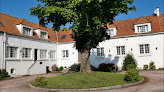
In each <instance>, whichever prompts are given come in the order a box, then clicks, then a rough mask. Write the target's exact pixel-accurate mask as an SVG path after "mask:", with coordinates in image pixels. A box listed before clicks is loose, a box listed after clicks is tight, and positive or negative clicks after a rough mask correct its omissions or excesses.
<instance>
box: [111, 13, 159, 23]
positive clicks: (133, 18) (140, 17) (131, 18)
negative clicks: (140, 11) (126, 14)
mask: <svg viewBox="0 0 164 92" xmlns="http://www.w3.org/2000/svg"><path fill="white" fill-rule="evenodd" d="M160 15H161V14H160ZM150 16H155V15H149V16H141V17H143V18H145V17H150ZM141 17H137V18H131V19H138V18H141ZM131 19H124V20H118V21H126V20H131ZM118 21H113V22H118Z"/></svg>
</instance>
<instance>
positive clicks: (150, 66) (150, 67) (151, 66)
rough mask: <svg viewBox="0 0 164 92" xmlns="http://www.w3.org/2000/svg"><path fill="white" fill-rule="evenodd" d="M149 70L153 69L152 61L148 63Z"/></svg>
mask: <svg viewBox="0 0 164 92" xmlns="http://www.w3.org/2000/svg"><path fill="white" fill-rule="evenodd" d="M149 69H155V65H154V62H153V61H151V62H150V64H149Z"/></svg>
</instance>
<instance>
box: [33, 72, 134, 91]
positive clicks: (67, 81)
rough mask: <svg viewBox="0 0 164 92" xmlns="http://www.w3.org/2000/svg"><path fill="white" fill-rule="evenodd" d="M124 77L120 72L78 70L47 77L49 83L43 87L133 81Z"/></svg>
mask: <svg viewBox="0 0 164 92" xmlns="http://www.w3.org/2000/svg"><path fill="white" fill-rule="evenodd" d="M123 79H124V74H118V73H109V72H92V73H90V74H81V73H79V72H76V73H70V74H65V75H60V76H53V77H46V81H47V85H46V86H42V87H44V88H55V89H82V88H97V87H108V86H113V85H122V84H128V83H131V82H127V81H124V80H123ZM31 84H32V85H34V86H36V83H35V82H34V81H32V82H31Z"/></svg>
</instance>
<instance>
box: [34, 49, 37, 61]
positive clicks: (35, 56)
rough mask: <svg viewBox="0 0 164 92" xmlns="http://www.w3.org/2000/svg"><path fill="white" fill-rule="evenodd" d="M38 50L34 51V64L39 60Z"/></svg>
mask: <svg viewBox="0 0 164 92" xmlns="http://www.w3.org/2000/svg"><path fill="white" fill-rule="evenodd" d="M37 56H38V49H34V62H35V61H36V60H37V59H38V58H37Z"/></svg>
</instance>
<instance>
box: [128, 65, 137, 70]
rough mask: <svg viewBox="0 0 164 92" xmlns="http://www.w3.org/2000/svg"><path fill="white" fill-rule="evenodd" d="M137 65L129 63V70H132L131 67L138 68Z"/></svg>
mask: <svg viewBox="0 0 164 92" xmlns="http://www.w3.org/2000/svg"><path fill="white" fill-rule="evenodd" d="M136 68H137V67H136V65H134V64H128V65H127V70H130V69H136Z"/></svg>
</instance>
